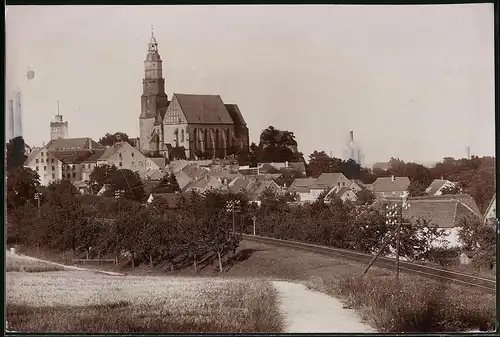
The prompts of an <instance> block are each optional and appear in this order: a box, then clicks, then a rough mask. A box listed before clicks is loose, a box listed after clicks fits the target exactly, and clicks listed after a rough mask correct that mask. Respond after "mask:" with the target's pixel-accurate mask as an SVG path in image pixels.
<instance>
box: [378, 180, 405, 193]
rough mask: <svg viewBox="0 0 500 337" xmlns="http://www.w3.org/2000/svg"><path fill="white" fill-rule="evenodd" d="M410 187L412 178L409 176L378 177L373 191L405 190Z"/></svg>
mask: <svg viewBox="0 0 500 337" xmlns="http://www.w3.org/2000/svg"><path fill="white" fill-rule="evenodd" d="M408 187H410V179H409V178H408V177H394V181H392V177H378V178H377V180H375V182H374V183H373V192H375V193H380V192H404V191H406V190H408Z"/></svg>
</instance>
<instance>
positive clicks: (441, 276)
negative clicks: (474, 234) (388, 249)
mask: <svg viewBox="0 0 500 337" xmlns="http://www.w3.org/2000/svg"><path fill="white" fill-rule="evenodd" d="M242 236H243V238H244V239H245V240H248V241H253V242H258V243H265V244H271V245H275V246H280V247H287V248H292V249H298V250H302V251H309V252H313V253H318V254H321V255H327V256H334V257H341V258H345V259H347V260H351V261H356V262H361V263H364V264H366V265H368V263H369V262H370V260H371V259H372V258H373V256H372V255H370V254H364V253H360V252H356V251H352V250H346V249H339V248H333V247H325V246H318V245H313V244H309V243H302V242H295V241H288V240H280V239H274V238H270V237H264V236H254V235H248V234H242ZM395 262H396V260H395V259H390V258H386V257H379V258H378V259H377V260H376V261H375V263H374V265H375V266H377V267H382V268H388V269H394V268H395ZM399 267H400V271H402V272H406V273H409V274H414V275H420V276H424V277H428V278H432V279H436V280H441V281H449V282H454V283H457V284H462V285H466V286H470V287H475V288H479V289H483V290H485V291H487V292H490V293H496V281H495V280H494V279H488V278H483V277H478V276H474V275H470V274H463V273H457V272H454V271H451V270H445V269H440V268H436V267H430V266H424V265H421V264H416V263H411V262H406V261H400V262H399Z"/></svg>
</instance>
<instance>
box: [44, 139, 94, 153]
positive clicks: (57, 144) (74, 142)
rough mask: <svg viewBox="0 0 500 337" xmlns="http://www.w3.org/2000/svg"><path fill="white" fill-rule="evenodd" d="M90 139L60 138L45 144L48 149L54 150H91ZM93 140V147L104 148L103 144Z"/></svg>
mask: <svg viewBox="0 0 500 337" xmlns="http://www.w3.org/2000/svg"><path fill="white" fill-rule="evenodd" d="M89 139H90V138H88V137H86V138H58V139H52V140H51V141H50V142H48V143H47V145H45V147H46V148H47V150H49V151H51V152H53V151H85V150H87V151H88V150H89ZM90 141H91V142H92V149H102V148H104V147H103V146H102V145H101V144H99V143H96V142H94V141H93V140H92V139H90Z"/></svg>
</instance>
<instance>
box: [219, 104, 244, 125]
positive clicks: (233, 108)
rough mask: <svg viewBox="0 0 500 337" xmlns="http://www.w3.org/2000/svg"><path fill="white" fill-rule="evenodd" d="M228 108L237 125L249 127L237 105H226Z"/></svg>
mask: <svg viewBox="0 0 500 337" xmlns="http://www.w3.org/2000/svg"><path fill="white" fill-rule="evenodd" d="M224 105H225V106H226V110H227V112H229V115H230V116H231V118H232V119H233V121H234V124H236V125H247V123H246V122H245V119H244V118H243V115H242V114H241V111H240V108H239V107H238V105H236V104H224Z"/></svg>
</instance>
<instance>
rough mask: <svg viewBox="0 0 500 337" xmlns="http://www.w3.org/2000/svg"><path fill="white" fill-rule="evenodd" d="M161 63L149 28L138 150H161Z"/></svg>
mask: <svg viewBox="0 0 500 337" xmlns="http://www.w3.org/2000/svg"><path fill="white" fill-rule="evenodd" d="M162 63H163V61H162V60H161V57H160V54H158V42H156V39H155V37H154V33H153V28H151V40H150V41H149V44H148V53H147V55H146V60H145V61H144V79H143V80H142V96H141V115H140V116H139V125H140V150H141V151H142V152H144V153H146V152H160V151H162V150H163V123H162V122H163V117H164V116H165V112H166V110H167V106H168V98H167V94H166V93H165V79H164V78H163V72H162Z"/></svg>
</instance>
